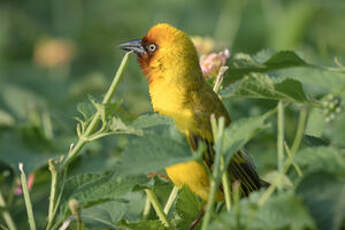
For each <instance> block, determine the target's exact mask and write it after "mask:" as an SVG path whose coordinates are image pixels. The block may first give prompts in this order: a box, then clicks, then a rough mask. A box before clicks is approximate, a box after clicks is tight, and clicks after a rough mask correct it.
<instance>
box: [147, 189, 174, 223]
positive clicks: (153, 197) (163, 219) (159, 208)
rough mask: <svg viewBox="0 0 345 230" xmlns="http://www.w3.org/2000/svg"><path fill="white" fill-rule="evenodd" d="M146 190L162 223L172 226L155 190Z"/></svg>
mask: <svg viewBox="0 0 345 230" xmlns="http://www.w3.org/2000/svg"><path fill="white" fill-rule="evenodd" d="M145 192H146V195H147V197H148V198H149V200H150V202H151V204H152V206H153V208H154V210H155V212H156V214H157V216H158V218H159V220H160V221H161V222H162V224H163V225H164V226H165V227H167V228H168V227H170V224H169V222H168V219H167V217H166V215H165V214H164V212H163V208H162V206H161V205H160V203H159V201H158V198H157V196H156V195H155V194H154V192H153V191H152V190H151V189H145Z"/></svg>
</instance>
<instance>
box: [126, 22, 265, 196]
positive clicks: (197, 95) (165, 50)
mask: <svg viewBox="0 0 345 230" xmlns="http://www.w3.org/2000/svg"><path fill="white" fill-rule="evenodd" d="M120 47H121V48H122V49H124V50H127V51H134V52H135V53H136V54H137V57H138V61H139V63H140V66H141V68H142V70H143V73H144V74H145V75H146V77H147V81H148V83H149V91H150V96H151V101H152V106H153V109H154V111H156V112H158V113H159V114H164V115H167V116H169V117H171V118H173V119H174V120H175V122H176V124H177V127H178V129H179V130H180V131H181V132H183V133H185V135H186V138H187V140H188V142H189V144H190V146H191V148H192V149H194V150H196V149H197V148H198V144H199V143H200V142H204V143H206V145H207V150H206V151H205V153H204V155H203V162H204V165H202V164H201V163H199V162H197V161H189V162H185V163H180V164H176V165H172V166H170V167H168V168H166V172H167V175H168V177H169V178H170V179H171V181H172V182H173V183H174V184H175V185H176V186H177V187H181V186H182V185H188V186H189V188H190V189H191V190H192V191H193V192H194V193H196V194H197V195H199V196H200V197H201V198H202V199H203V200H205V201H206V200H207V199H208V194H209V190H210V184H209V178H208V175H207V172H206V170H205V166H206V167H208V168H210V170H212V164H213V160H214V150H213V140H214V139H213V135H212V129H211V123H210V117H211V115H212V114H214V115H215V116H216V118H219V117H221V116H222V117H224V118H225V120H226V125H229V124H230V117H229V114H228V112H227V110H226V109H225V107H224V105H223V103H222V102H221V100H220V99H219V98H218V96H217V94H216V93H215V92H214V91H213V90H212V89H211V88H210V87H209V85H208V84H207V83H206V81H205V80H204V78H203V76H202V72H201V69H200V66H199V59H198V55H197V51H196V49H195V47H194V45H193V43H192V41H191V40H190V38H189V37H188V36H187V35H186V34H185V33H184V32H182V31H180V30H178V29H176V28H175V27H173V26H171V25H169V24H158V25H155V26H153V27H152V28H151V29H150V30H149V32H148V33H147V34H146V35H145V36H144V38H143V39H140V40H133V41H129V42H126V43H123V44H121V45H120ZM228 172H229V177H230V180H231V181H235V180H238V181H240V183H241V187H240V188H241V191H242V194H243V195H245V196H246V195H248V194H249V193H250V192H251V191H254V190H257V189H259V188H260V187H261V186H262V183H263V182H262V181H261V180H260V179H259V177H258V174H257V173H256V171H255V167H254V165H253V164H252V163H251V161H250V160H249V157H248V156H247V155H246V154H245V153H244V152H243V151H240V152H238V153H237V154H235V155H234V157H233V159H232V160H231V162H230V165H229V169H228ZM222 197H223V193H222V191H221V189H220V190H219V191H218V194H217V200H221V199H222Z"/></svg>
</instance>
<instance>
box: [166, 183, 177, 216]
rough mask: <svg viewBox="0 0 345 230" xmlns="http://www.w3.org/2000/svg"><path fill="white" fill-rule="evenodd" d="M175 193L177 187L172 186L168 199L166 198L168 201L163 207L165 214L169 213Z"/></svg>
mask: <svg viewBox="0 0 345 230" xmlns="http://www.w3.org/2000/svg"><path fill="white" fill-rule="evenodd" d="M177 193H178V187H176V186H174V188H173V189H172V190H171V193H170V196H169V199H168V201H167V203H166V204H165V207H164V213H165V214H166V215H168V214H169V211H170V208H171V207H172V205H173V204H174V201H175V199H176V196H177Z"/></svg>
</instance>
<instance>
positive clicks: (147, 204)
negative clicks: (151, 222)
mask: <svg viewBox="0 0 345 230" xmlns="http://www.w3.org/2000/svg"><path fill="white" fill-rule="evenodd" d="M150 210H151V202H150V199H149V197H148V196H146V200H145V207H144V211H143V217H144V219H146V218H147V217H148V216H149V214H150Z"/></svg>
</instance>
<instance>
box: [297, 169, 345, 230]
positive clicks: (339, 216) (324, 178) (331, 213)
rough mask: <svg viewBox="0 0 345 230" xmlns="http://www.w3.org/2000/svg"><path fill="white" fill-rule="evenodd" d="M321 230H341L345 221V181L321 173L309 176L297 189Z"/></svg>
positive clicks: (327, 173)
mask: <svg viewBox="0 0 345 230" xmlns="http://www.w3.org/2000/svg"><path fill="white" fill-rule="evenodd" d="M297 193H298V194H300V195H301V196H302V197H303V198H304V202H305V204H306V206H307V207H308V208H309V212H310V214H311V215H312V216H313V217H314V219H315V221H316V224H317V226H318V228H319V229H321V230H337V229H340V228H341V226H342V224H343V223H344V222H343V221H344V220H345V180H344V177H338V176H337V175H336V174H333V173H329V172H325V171H319V172H315V173H312V174H309V175H307V176H306V177H304V178H303V179H302V181H301V182H300V183H299V185H298V187H297Z"/></svg>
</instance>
